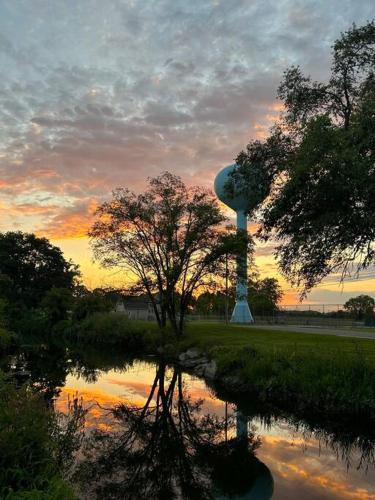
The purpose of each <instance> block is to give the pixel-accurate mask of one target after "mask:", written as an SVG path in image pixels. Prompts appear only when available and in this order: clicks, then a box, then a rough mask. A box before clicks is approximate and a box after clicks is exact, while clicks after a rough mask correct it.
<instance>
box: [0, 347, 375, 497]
mask: <svg viewBox="0 0 375 500" xmlns="http://www.w3.org/2000/svg"><path fill="white" fill-rule="evenodd" d="M3 363H5V365H4V366H2V368H3V369H11V370H13V371H14V372H15V373H27V374H28V375H27V376H28V377H29V381H30V382H31V383H32V384H33V385H34V386H36V387H38V388H39V389H40V390H41V391H43V393H44V394H45V397H46V399H47V401H49V402H50V403H51V404H54V406H55V408H56V410H61V411H65V410H66V407H67V403H68V402H69V401H71V400H72V398H76V397H77V396H78V397H79V398H80V399H81V400H82V404H83V406H84V407H85V408H86V409H87V416H86V423H85V425H86V431H87V432H86V435H87V436H88V439H87V441H88V444H87V445H86V446H85V447H84V449H82V452H81V454H80V455H81V456H80V461H81V462H82V463H83V464H85V467H84V469H83V470H84V471H86V478H85V477H84V480H83V484H84V488H83V489H81V498H82V499H86V498H90V499H100V500H101V499H103V500H104V499H105V500H107V499H110V498H131V499H142V500H143V499H149V498H150V499H151V498H160V499H163V500H164V499H165V500H168V499H174V498H185V499H186V498H187V499H199V500H200V499H205V498H216V499H227V498H236V499H253V500H266V499H270V498H272V499H274V500H284V499H285V500H286V499H288V500H290V499H298V500H300V499H301V500H328V499H330V500H332V499H335V500H339V499H353V500H355V499H358V500H359V499H361V500H375V443H374V429H373V428H368V427H367V428H366V427H363V426H362V427H361V426H360V425H359V423H358V422H352V423H350V425H345V424H344V423H341V422H328V423H327V422H325V423H323V422H319V421H318V422H316V421H314V420H313V419H312V418H310V419H308V418H305V419H303V420H301V419H298V418H296V417H295V416H293V413H294V412H293V402H291V405H290V413H284V414H276V413H275V411H272V412H271V411H269V410H267V409H265V408H264V405H263V406H262V404H259V402H256V401H252V400H249V399H247V400H245V401H236V402H226V401H225V399H226V397H225V396H224V395H219V394H220V393H217V392H216V390H214V389H212V388H210V387H208V386H207V385H206V383H205V382H204V381H203V380H201V379H199V378H197V377H194V376H192V375H190V374H188V373H184V372H181V371H180V370H179V369H178V368H176V367H172V366H166V365H165V364H163V363H162V362H161V361H160V360H157V359H155V358H147V359H146V360H145V359H143V360H137V359H125V356H123V355H122V354H121V353H119V352H113V353H110V352H108V351H105V352H101V351H98V350H92V349H90V348H87V349H85V350H84V351H80V350H74V349H72V350H67V349H65V348H59V347H51V346H38V347H35V346H29V347H28V348H25V349H24V350H23V351H22V352H20V353H18V354H16V355H15V356H12V358H11V359H8V360H6V361H4V362H3ZM114 409H115V411H113V410H114ZM83 476H84V474H83Z"/></svg>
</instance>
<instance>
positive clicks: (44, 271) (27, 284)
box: [0, 231, 79, 308]
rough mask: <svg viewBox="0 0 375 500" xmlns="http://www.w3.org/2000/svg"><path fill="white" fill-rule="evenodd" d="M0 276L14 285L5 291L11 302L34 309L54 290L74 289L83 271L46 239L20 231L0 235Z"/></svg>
mask: <svg viewBox="0 0 375 500" xmlns="http://www.w3.org/2000/svg"><path fill="white" fill-rule="evenodd" d="M0 275H1V276H2V277H3V279H2V280H1V281H2V283H4V280H6V281H8V283H11V286H9V287H7V289H6V290H3V294H4V295H5V298H6V299H7V300H8V301H9V303H10V304H11V305H16V306H18V307H27V308H31V307H37V306H38V305H39V304H40V302H41V300H42V299H43V297H44V296H45V295H46V293H47V292H48V291H49V290H51V288H53V287H56V288H66V289H69V290H72V289H73V288H74V286H75V282H76V279H77V277H78V276H79V271H78V267H77V266H75V265H74V264H73V263H72V262H71V261H67V260H65V258H64V256H63V254H62V252H61V250H60V249H59V248H58V247H55V246H53V245H52V244H51V243H50V242H49V241H48V240H47V239H46V238H38V237H37V236H35V235H34V234H28V233H22V232H20V231H19V232H8V233H2V234H1V233H0ZM2 288H4V287H2Z"/></svg>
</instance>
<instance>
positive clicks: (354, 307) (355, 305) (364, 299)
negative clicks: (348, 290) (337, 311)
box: [344, 295, 375, 320]
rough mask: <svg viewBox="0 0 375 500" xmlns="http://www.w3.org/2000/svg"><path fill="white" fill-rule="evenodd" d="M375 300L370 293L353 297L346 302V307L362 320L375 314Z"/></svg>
mask: <svg viewBox="0 0 375 500" xmlns="http://www.w3.org/2000/svg"><path fill="white" fill-rule="evenodd" d="M374 307H375V300H374V299H373V298H372V297H370V296H369V295H358V296H357V297H352V298H351V299H349V300H348V301H346V302H345V304H344V309H345V310H346V311H348V313H349V314H350V315H351V316H352V317H353V318H355V319H358V320H361V319H363V318H364V317H365V316H367V315H372V314H374Z"/></svg>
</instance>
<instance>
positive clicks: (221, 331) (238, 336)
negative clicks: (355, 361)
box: [184, 322, 375, 364]
mask: <svg viewBox="0 0 375 500" xmlns="http://www.w3.org/2000/svg"><path fill="white" fill-rule="evenodd" d="M184 342H187V344H189V343H191V344H192V345H193V344H194V345H196V346H200V347H201V348H204V349H210V348H213V347H221V348H239V349H240V348H244V347H253V348H256V349H258V350H260V351H262V352H266V351H267V352H269V351H275V350H277V351H283V350H284V351H288V352H290V350H295V351H298V352H300V353H310V352H311V351H312V350H313V351H315V352H316V353H317V354H321V355H322V356H323V355H326V354H327V353H329V354H334V353H335V352H337V350H338V349H339V350H340V352H345V353H346V354H348V355H351V354H352V355H353V356H355V357H357V355H358V351H361V352H362V353H363V354H364V355H365V356H366V357H367V358H369V359H372V360H373V361H374V364H375V340H369V339H359V338H355V337H354V336H353V337H338V336H334V335H323V334H313V333H308V334H307V333H297V332H288V331H283V330H272V328H270V329H269V330H268V329H267V330H266V329H263V328H256V327H253V326H250V327H244V326H240V325H225V324H223V323H217V324H212V323H203V322H202V323H200V322H197V323H191V324H189V325H188V326H187V329H186V337H185V339H184Z"/></svg>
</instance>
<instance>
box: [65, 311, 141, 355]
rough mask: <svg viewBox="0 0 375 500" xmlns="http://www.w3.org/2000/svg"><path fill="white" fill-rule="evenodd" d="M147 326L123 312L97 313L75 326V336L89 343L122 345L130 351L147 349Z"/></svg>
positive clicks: (80, 340)
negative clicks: (131, 319)
mask: <svg viewBox="0 0 375 500" xmlns="http://www.w3.org/2000/svg"><path fill="white" fill-rule="evenodd" d="M146 332H147V326H145V325H144V324H143V323H138V322H135V321H130V320H129V319H127V317H126V316H125V315H124V314H121V313H95V314H92V315H90V316H88V317H87V318H86V319H84V320H82V321H80V322H79V323H78V324H76V325H75V327H74V328H73V338H75V339H76V340H78V341H79V342H82V343H87V344H105V345H118V346H120V345H122V346H123V347H126V348H127V350H129V351H130V352H139V351H141V350H142V349H145V334H146Z"/></svg>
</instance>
